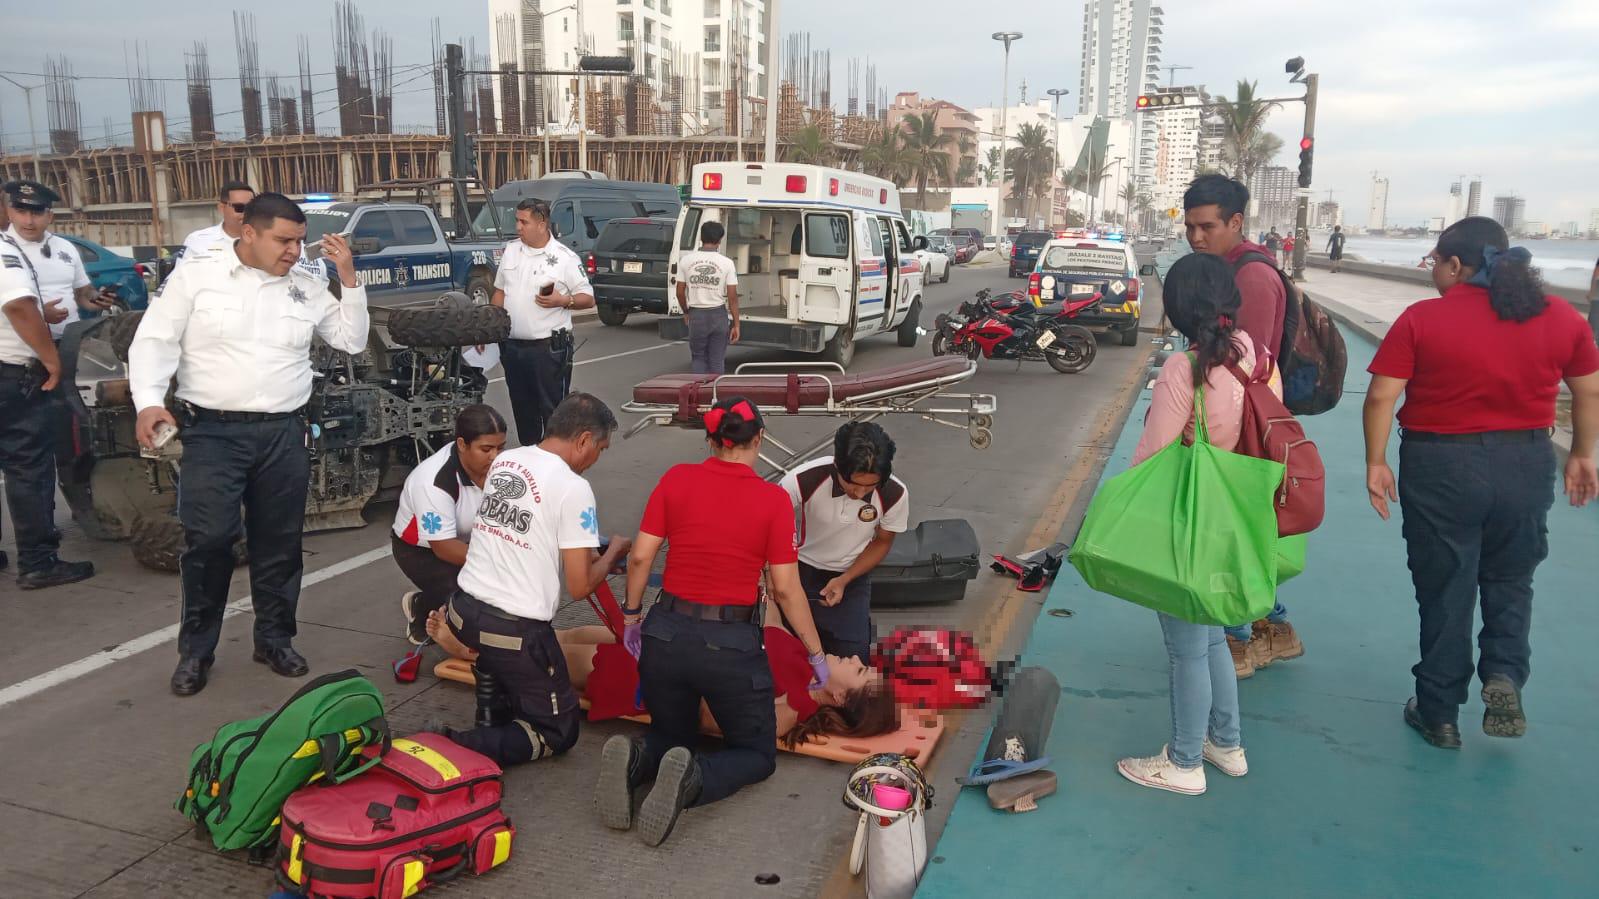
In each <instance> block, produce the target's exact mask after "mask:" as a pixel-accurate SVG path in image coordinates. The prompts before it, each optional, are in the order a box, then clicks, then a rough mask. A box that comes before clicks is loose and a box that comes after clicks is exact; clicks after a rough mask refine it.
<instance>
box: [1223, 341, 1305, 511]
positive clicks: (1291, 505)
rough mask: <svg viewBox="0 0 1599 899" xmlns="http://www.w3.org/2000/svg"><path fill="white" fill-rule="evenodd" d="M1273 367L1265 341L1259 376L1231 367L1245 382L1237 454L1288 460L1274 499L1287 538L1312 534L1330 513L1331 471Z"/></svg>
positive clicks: (1257, 365) (1258, 352)
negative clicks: (1280, 390)
mask: <svg viewBox="0 0 1599 899" xmlns="http://www.w3.org/2000/svg"><path fill="white" fill-rule="evenodd" d="M1272 368H1273V363H1272V359H1271V355H1270V354H1269V353H1267V352H1266V351H1265V349H1264V348H1262V347H1261V346H1260V344H1259V343H1256V344H1255V373H1254V375H1252V376H1251V375H1246V374H1244V372H1243V370H1242V369H1240V368H1239V367H1238V366H1237V365H1236V364H1229V365H1228V366H1227V370H1228V371H1230V372H1232V373H1233V377H1235V378H1237V379H1238V381H1239V383H1241V384H1243V385H1244V414H1243V419H1242V422H1241V425H1240V427H1239V430H1238V447H1237V449H1235V450H1234V452H1237V453H1241V454H1242V455H1245V456H1254V457H1255V458H1257V459H1270V460H1272V461H1273V462H1281V463H1283V465H1284V467H1285V469H1286V470H1285V471H1284V473H1283V482H1282V486H1280V487H1278V488H1277V493H1276V496H1275V502H1274V503H1273V506H1274V507H1275V509H1276V512H1277V533H1278V535H1279V536H1283V537H1288V536H1291V535H1293V534H1308V533H1310V532H1311V531H1313V530H1315V529H1316V528H1317V527H1318V526H1319V525H1320V524H1321V520H1322V518H1323V517H1324V516H1325V515H1326V512H1327V495H1326V488H1327V470H1326V468H1325V467H1324V466H1323V465H1322V462H1321V451H1320V450H1318V449H1316V444H1315V443H1313V442H1312V441H1311V439H1310V438H1309V437H1307V436H1305V428H1304V426H1303V425H1301V424H1300V423H1299V420H1298V419H1296V418H1294V414H1293V413H1292V412H1290V411H1289V410H1288V407H1287V406H1286V405H1284V404H1283V401H1282V400H1281V399H1278V397H1277V394H1276V392H1275V391H1273V390H1272V389H1271V372H1272Z"/></svg>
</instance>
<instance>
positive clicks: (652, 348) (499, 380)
mask: <svg viewBox="0 0 1599 899" xmlns="http://www.w3.org/2000/svg"><path fill="white" fill-rule="evenodd" d="M685 343H688V341H686V340H674V341H672V342H671V343H661V344H656V345H655V346H647V347H641V348H639V349H636V350H628V351H626V352H622V353H612V354H611V355H609V356H599V357H596V358H594V359H579V360H578V361H576V362H574V363H572V367H573V368H577V367H578V366H579V365H590V364H592V363H595V362H608V361H610V360H612V359H620V358H622V357H623V356H637V355H638V354H639V353H653V352H655V351H656V350H665V349H670V348H671V347H675V346H682V345H683V344H685ZM504 381H505V376H504V375H500V376H499V377H498V378H490V379H489V383H490V384H499V383H502V382H504Z"/></svg>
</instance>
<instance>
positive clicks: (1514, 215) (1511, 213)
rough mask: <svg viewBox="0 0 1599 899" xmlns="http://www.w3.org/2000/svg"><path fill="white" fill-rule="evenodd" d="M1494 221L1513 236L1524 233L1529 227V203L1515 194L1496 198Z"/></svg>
mask: <svg viewBox="0 0 1599 899" xmlns="http://www.w3.org/2000/svg"><path fill="white" fill-rule="evenodd" d="M1494 221H1496V222H1498V223H1499V224H1500V225H1503V226H1504V229H1505V230H1506V231H1508V232H1510V233H1511V234H1512V235H1515V234H1521V233H1523V231H1525V229H1526V227H1527V201H1526V200H1525V199H1523V198H1521V197H1518V196H1516V195H1515V194H1504V195H1501V196H1497V197H1494Z"/></svg>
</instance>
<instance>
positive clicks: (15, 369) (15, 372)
mask: <svg viewBox="0 0 1599 899" xmlns="http://www.w3.org/2000/svg"><path fill="white" fill-rule="evenodd" d="M28 369H29V366H27V365H17V364H16V363H14V362H0V375H5V376H6V377H8V378H20V377H22V376H24V375H26V374H27V373H28Z"/></svg>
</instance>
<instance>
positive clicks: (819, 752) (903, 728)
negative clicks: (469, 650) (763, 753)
mask: <svg viewBox="0 0 1599 899" xmlns="http://www.w3.org/2000/svg"><path fill="white" fill-rule="evenodd" d="M433 674H434V676H436V677H438V678H439V679H440V680H448V681H455V682H456V683H460V684H466V685H467V686H472V685H473V684H475V683H476V680H475V679H474V678H473V676H472V663H471V662H467V661H464V660H462V659H445V660H444V661H442V662H440V663H439V664H438V665H436V666H434V668H433ZM583 707H584V708H587V707H588V700H587V699H585V700H583ZM902 714H903V717H902V720H901V722H900V728H899V730H896V731H894V732H893V733H887V734H883V735H882V736H878V737H818V738H816V739H815V740H814V741H813V742H809V743H801V744H799V745H798V746H795V747H794V748H793V749H789V748H788V747H787V746H785V745H783V743H782V741H781V740H779V741H778V744H777V748H778V749H782V750H784V751H787V752H793V753H795V754H797V755H807V756H810V757H811V758H818V759H827V760H828V761H833V762H844V763H845V764H849V765H853V764H855V763H857V762H859V761H861V760H862V759H864V758H867V757H868V756H872V755H876V754H877V753H880V752H898V753H900V754H902V755H905V756H908V757H910V758H912V759H915V760H916V763H917V764H918V765H921V766H922V767H923V768H924V769H925V768H926V767H927V763H928V761H929V760H931V759H932V756H933V750H934V749H936V748H937V747H938V742H939V740H940V739H941V738H942V737H943V736H944V716H942V715H936V714H933V713H931V712H922V711H917V710H915V709H905V710H904V711H903V713H902ZM626 720H628V721H633V722H635V723H638V724H648V723H649V722H650V716H648V715H630V716H628V717H627V719H626ZM713 735H714V734H713Z"/></svg>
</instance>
